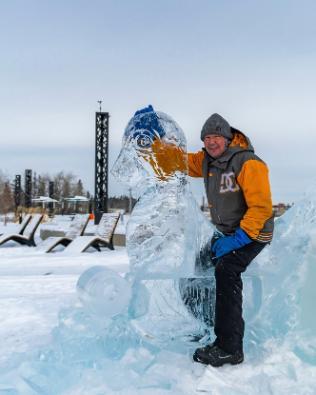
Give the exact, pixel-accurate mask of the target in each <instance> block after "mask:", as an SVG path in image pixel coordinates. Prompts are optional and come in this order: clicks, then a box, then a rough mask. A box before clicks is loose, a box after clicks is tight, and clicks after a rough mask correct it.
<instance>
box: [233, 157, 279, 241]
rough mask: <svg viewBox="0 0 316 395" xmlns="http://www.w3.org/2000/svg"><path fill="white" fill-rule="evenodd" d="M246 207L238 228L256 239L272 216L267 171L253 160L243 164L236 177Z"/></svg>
mask: <svg viewBox="0 0 316 395" xmlns="http://www.w3.org/2000/svg"><path fill="white" fill-rule="evenodd" d="M237 182H238V184H239V186H240V188H241V189H242V191H243V193H244V197H245V200H246V203H247V206H248V210H247V211H246V213H245V215H244V217H243V219H242V220H241V221H240V227H241V228H242V229H243V230H244V231H245V232H246V233H247V234H248V235H249V237H251V238H252V239H256V238H257V236H258V234H259V232H260V230H261V229H262V228H263V226H264V223H265V222H266V221H267V220H268V219H269V218H270V217H271V216H272V199H271V191H270V182H269V170H268V167H267V165H266V164H265V163H263V162H260V161H258V160H255V159H251V160H248V161H247V162H245V163H244V165H243V167H242V168H241V171H240V173H239V175H238V177H237Z"/></svg>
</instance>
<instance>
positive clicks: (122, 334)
mask: <svg viewBox="0 0 316 395" xmlns="http://www.w3.org/2000/svg"><path fill="white" fill-rule="evenodd" d="M143 116H144V115H142V114H140V115H137V116H136V117H133V118H132V119H131V121H130V122H129V124H128V126H127V128H126V131H125V133H124V137H123V144H122V151H121V153H120V155H119V157H118V159H117V161H116V163H115V165H114V168H113V172H114V174H115V175H116V176H117V177H118V178H119V179H120V180H121V181H123V182H126V183H128V185H129V187H131V188H133V191H134V193H135V194H136V195H137V196H138V201H137V204H136V206H135V208H134V210H133V213H132V215H131V218H130V221H129V224H128V229H127V251H128V255H129V259H130V266H131V270H130V273H128V274H127V275H125V276H123V275H119V274H117V273H113V272H112V271H111V270H109V269H105V268H104V267H95V268H92V269H89V270H88V271H87V272H84V273H83V274H82V276H81V277H80V278H79V280H78V284H77V291H78V298H79V303H78V304H76V305H75V306H73V307H71V308H69V309H66V310H62V311H61V312H60V316H59V325H58V326H57V327H56V328H55V329H54V331H53V333H52V342H51V344H48V345H47V346H46V347H44V348H42V349H40V350H36V351H34V353H33V354H32V355H22V356H20V355H18V356H15V357H13V358H12V361H10V363H9V364H8V367H7V368H6V369H5V372H2V374H1V375H0V393H4V394H15V395H17V394H21V395H22V394H23V395H34V394H47V395H48V394H61V395H62V394H64V395H65V394H67V395H72V394H76V395H80V394H89V395H94V394H107V395H112V394H124V395H125V394H126V395H136V394H141V395H143V394H146V395H154V394H159V395H164V394H173V395H180V394H182V395H186V394H187V395H189V394H190V395H192V394H196V393H200V392H203V393H209V394H213V395H216V394H221V395H231V394H238V395H248V394H249V393H251V394H258V395H266V394H275V395H288V394H289V393H293V394H297V395H307V394H310V395H312V394H315V380H316V338H315V333H316V318H315V313H314V310H315V308H314V303H315V302H314V301H315V300H316V293H315V289H316V287H315V286H314V284H315V280H316V269H315V268H316V264H315V262H316V259H315V256H316V188H315V189H314V190H313V191H310V192H309V193H308V194H307V195H306V196H305V197H304V198H302V199H301V200H300V201H298V202H296V203H295V204H294V206H293V207H292V208H291V209H290V210H288V212H286V214H284V215H283V216H282V217H281V218H278V219H277V220H276V223H275V236H274V239H273V242H272V244H271V245H270V246H267V247H266V248H265V249H264V250H263V252H262V253H261V254H260V255H259V256H258V257H257V258H256V259H255V261H254V262H253V263H252V264H251V265H250V267H249V268H248V270H247V272H246V273H245V274H244V275H243V279H244V316H245V320H246V333H245V341H244V345H245V353H246V362H245V363H244V364H242V365H240V366H239V367H238V368H236V367H229V366H227V367H224V368H222V369H218V370H216V369H212V368H207V369H204V368H203V366H202V365H200V364H194V363H193V362H192V360H191V355H192V352H193V350H194V349H195V348H196V347H197V346H200V345H201V344H203V341H207V340H208V336H211V337H212V332H209V331H210V328H211V327H212V325H213V304H214V290H215V281H214V273H213V269H212V267H211V264H210V262H209V260H208V259H207V256H208V254H207V251H208V250H207V248H208V242H209V239H210V237H211V236H212V232H213V229H212V226H211V225H210V224H209V222H208V221H207V220H206V219H205V217H204V216H203V215H202V213H201V212H200V210H199V208H198V206H197V204H196V202H195V200H194V198H193V197H192V194H191V192H190V187H189V184H188V181H187V156H186V144H185V137H184V134H183V132H182V131H181V129H180V127H179V126H178V125H177V124H176V123H175V122H174V121H173V120H172V119H171V118H170V117H169V116H167V115H165V114H163V113H158V118H157V119H156V118H155V119H154V120H153V122H154V125H155V128H154V130H149V131H147V129H146V127H148V122H147V121H146V120H142V117H143ZM140 126H144V127H143V128H140ZM140 129H141V130H140ZM175 158H176V159H175ZM203 333H205V334H206V336H205V338H204V340H203V339H202V341H201V342H200V343H191V342H190V340H193V335H194V334H203Z"/></svg>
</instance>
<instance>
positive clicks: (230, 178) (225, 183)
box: [219, 171, 240, 193]
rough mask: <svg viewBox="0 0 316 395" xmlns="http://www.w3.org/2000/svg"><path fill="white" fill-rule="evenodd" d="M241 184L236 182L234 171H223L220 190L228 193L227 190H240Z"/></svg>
mask: <svg viewBox="0 0 316 395" xmlns="http://www.w3.org/2000/svg"><path fill="white" fill-rule="evenodd" d="M239 190H240V188H239V185H238V184H237V182H236V177H235V173H234V172H232V171H231V172H230V173H223V174H222V177H221V185H220V189H219V192H220V193H226V192H237V191H239Z"/></svg>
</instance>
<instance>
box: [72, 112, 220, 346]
mask: <svg viewBox="0 0 316 395" xmlns="http://www.w3.org/2000/svg"><path fill="white" fill-rule="evenodd" d="M187 168H188V164H187V153H186V140H185V136H184V133H183V131H182V130H181V128H180V127H179V125H177V123H176V122H175V121H174V120H173V119H172V118H171V117H169V116H168V115H166V114H164V113H161V112H155V111H154V110H153V108H152V107H151V106H149V107H148V108H146V109H145V110H142V111H140V112H137V113H136V114H135V116H134V117H133V118H132V119H131V120H130V122H129V123H128V125H127V127H126V129H125V133H124V136H123V144H122V150H121V152H120V154H119V157H118V158H117V160H116V162H115V164H114V166H113V169H112V173H113V174H114V175H115V176H116V177H117V178H118V179H119V180H120V181H121V182H124V183H125V184H127V185H128V186H129V188H131V189H132V190H133V193H134V194H137V195H138V198H139V199H138V201H137V204H136V205H135V207H134V209H133V212H132V214H131V217H130V219H129V222H128V225H127V233H126V241H127V252H128V256H129V261H130V269H131V270H130V273H129V276H128V284H129V286H131V289H132V295H131V298H130V301H129V303H127V304H126V307H127V309H128V319H129V323H130V324H131V326H132V327H133V329H134V330H135V331H136V332H137V333H138V334H140V335H141V336H142V337H144V338H145V339H147V341H151V342H152V343H154V344H159V345H160V346H162V344H163V345H164V346H165V347H167V345H168V344H169V343H170V342H173V343H174V342H175V339H177V340H180V339H182V340H183V339H186V338H187V336H189V335H192V334H197V333H200V332H204V330H205V329H206V328H207V327H209V326H210V325H211V323H212V319H213V317H212V313H213V309H212V306H213V304H214V279H213V278H212V277H210V276H208V278H207V279H205V278H204V279H203V278H201V277H202V276H203V275H204V274H205V273H206V270H207V269H208V270H209V271H212V265H211V262H210V255H209V254H204V256H202V255H201V251H204V250H205V248H206V247H207V245H208V242H209V240H210V238H211V237H212V233H213V229H212V226H211V225H210V223H209V221H208V220H207V219H206V218H205V217H204V215H203V214H202V213H201V211H200V209H199V207H198V206H197V203H196V201H195V199H194V198H193V196H192V194H191V192H190V188H189V184H188V182H187ZM202 266H203V267H202ZM100 270H102V269H100ZM100 273H101V272H100ZM107 275H108V274H107ZM114 276H118V275H116V274H113V275H112V277H111V279H113V278H114ZM118 277H119V276H118ZM115 282H120V280H119V279H117V280H116V281H115ZM79 283H80V281H79ZM97 283H98V284H97ZM90 284H92V285H91V289H92V290H93V292H94V300H95V301H97V300H98V299H100V298H102V296H103V295H102V292H101V290H102V288H103V287H105V288H106V287H107V285H106V282H104V281H103V280H102V278H100V277H98V276H96V277H95V278H94V279H93V278H92V279H90V280H89V281H88V282H86V281H85V287H89V286H90ZM102 284H103V285H102ZM79 290H80V292H81V293H82V290H83V287H79ZM97 291H99V293H97ZM88 293H89V295H90V296H89V301H88V302H87V303H86V302H85V300H83V302H84V305H85V306H86V308H87V305H88V304H90V305H91V306H92V307H93V308H94V304H95V303H96V302H93V303H91V301H92V298H91V293H90V292H88ZM203 301H204V302H206V301H207V308H205V306H206V304H205V303H204V304H203ZM108 312H109V313H110V310H109V311H108ZM99 316H103V314H102V312H101V311H100V314H99Z"/></svg>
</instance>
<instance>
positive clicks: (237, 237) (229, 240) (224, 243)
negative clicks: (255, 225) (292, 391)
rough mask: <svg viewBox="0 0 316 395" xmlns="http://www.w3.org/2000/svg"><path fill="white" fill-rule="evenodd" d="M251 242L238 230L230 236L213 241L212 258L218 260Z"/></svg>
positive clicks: (245, 234) (244, 233)
mask: <svg viewBox="0 0 316 395" xmlns="http://www.w3.org/2000/svg"><path fill="white" fill-rule="evenodd" d="M251 242H252V240H251V239H250V238H249V237H248V235H247V233H246V232H244V231H243V230H242V229H241V228H238V229H237V230H236V232H235V233H234V234H233V235H232V236H223V237H220V238H219V239H217V240H216V241H215V243H214V244H213V246H212V253H213V254H214V258H220V257H221V256H223V255H226V254H228V253H229V252H231V251H233V250H238V249H239V248H241V247H244V246H245V245H247V244H249V243H251Z"/></svg>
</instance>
